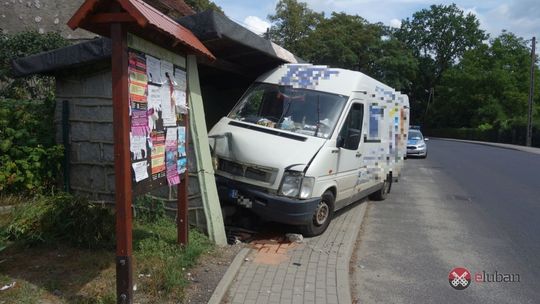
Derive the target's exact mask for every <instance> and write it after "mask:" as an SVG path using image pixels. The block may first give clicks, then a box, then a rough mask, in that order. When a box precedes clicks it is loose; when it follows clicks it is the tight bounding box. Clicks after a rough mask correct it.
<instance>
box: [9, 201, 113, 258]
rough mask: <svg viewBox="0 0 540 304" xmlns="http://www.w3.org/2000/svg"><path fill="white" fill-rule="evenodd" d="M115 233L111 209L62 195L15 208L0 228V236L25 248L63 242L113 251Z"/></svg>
mask: <svg viewBox="0 0 540 304" xmlns="http://www.w3.org/2000/svg"><path fill="white" fill-rule="evenodd" d="M114 233H115V218H114V215H113V213H112V212H111V210H110V209H108V208H105V207H102V206H99V205H95V204H91V203H89V202H88V201H86V200H84V199H81V198H75V197H73V196H71V195H68V194H63V193H62V194H57V195H54V196H36V197H35V198H34V199H33V200H32V201H30V202H28V203H26V204H20V205H18V206H17V207H16V208H15V209H14V211H13V213H12V220H11V221H10V223H8V224H7V225H6V226H5V227H3V228H2V236H3V237H5V238H7V239H8V240H11V241H17V242H21V243H24V244H27V245H34V244H38V243H45V244H51V243H56V242H66V243H69V244H71V245H74V246H77V247H86V248H112V247H113V245H114Z"/></svg>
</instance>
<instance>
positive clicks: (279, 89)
mask: <svg viewBox="0 0 540 304" xmlns="http://www.w3.org/2000/svg"><path fill="white" fill-rule="evenodd" d="M347 99H348V97H347V96H343V95H337V94H331V93H325V92H319V91H312V90H306V89H295V88H292V87H290V86H279V85H276V84H267V83H256V84H254V85H252V86H251V87H250V88H249V89H248V90H247V92H246V93H245V94H244V96H242V99H240V101H239V102H238V103H237V104H236V106H235V107H234V109H233V110H232V112H231V113H230V114H229V118H231V119H236V120H240V121H244V122H249V123H254V124H258V125H262V126H265V127H270V128H276V129H281V130H286V131H290V132H294V133H299V134H304V135H309V136H315V137H321V138H329V137H330V136H331V135H332V132H333V131H334V128H335V126H336V123H337V120H338V118H339V115H340V113H341V111H342V110H343V107H344V105H345V103H346V102H347Z"/></svg>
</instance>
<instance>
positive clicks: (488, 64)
mask: <svg viewBox="0 0 540 304" xmlns="http://www.w3.org/2000/svg"><path fill="white" fill-rule="evenodd" d="M530 62H531V61H530V54H529V48H528V45H527V41H525V40H524V39H523V38H521V37H517V36H516V35H514V34H512V33H509V32H503V33H502V34H501V35H499V36H498V37H496V38H494V39H492V40H491V41H490V43H489V45H488V44H482V45H481V46H479V47H477V48H475V49H471V50H468V51H466V52H465V53H464V55H463V58H462V59H461V61H460V62H459V63H458V64H457V65H456V66H454V67H452V68H450V69H449V70H448V71H447V72H446V73H445V74H444V75H443V77H442V81H441V84H440V85H439V86H438V87H437V91H438V92H439V94H440V97H439V98H438V99H439V100H440V102H437V103H435V104H434V107H433V110H434V111H433V115H434V117H435V122H436V123H435V126H436V127H474V128H478V127H480V128H481V129H492V128H494V127H497V128H501V129H507V128H510V127H512V126H514V127H515V126H523V125H524V124H525V118H526V114H527V100H528V90H529V67H530ZM537 73H538V71H537ZM538 95H539V94H538V92H537V93H536V96H537V98H536V99H538Z"/></svg>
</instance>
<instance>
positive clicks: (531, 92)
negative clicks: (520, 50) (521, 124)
mask: <svg viewBox="0 0 540 304" xmlns="http://www.w3.org/2000/svg"><path fill="white" fill-rule="evenodd" d="M535 47H536V37H533V38H532V50H531V84H530V87H529V114H528V117H527V143H526V145H527V147H530V146H531V144H532V114H533V97H534V67H535V65H536V60H535V59H536V57H535V55H534V49H535Z"/></svg>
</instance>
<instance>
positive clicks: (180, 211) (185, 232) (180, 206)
mask: <svg viewBox="0 0 540 304" xmlns="http://www.w3.org/2000/svg"><path fill="white" fill-rule="evenodd" d="M189 121H190V119H189V115H184V123H185V125H186V147H188V146H189V143H190V136H189V131H190V129H191V128H190V127H189ZM186 153H188V149H187V148H186ZM187 159H188V162H189V155H188V158H187ZM187 167H188V166H187V165H186V168H187ZM188 192H189V170H186V172H185V173H184V178H183V179H182V182H181V183H180V184H178V188H177V195H176V197H177V208H176V210H177V211H176V212H177V213H176V226H177V230H178V236H177V241H178V244H179V245H180V246H187V245H188V243H189V226H188V194H189V193H188Z"/></svg>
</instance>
